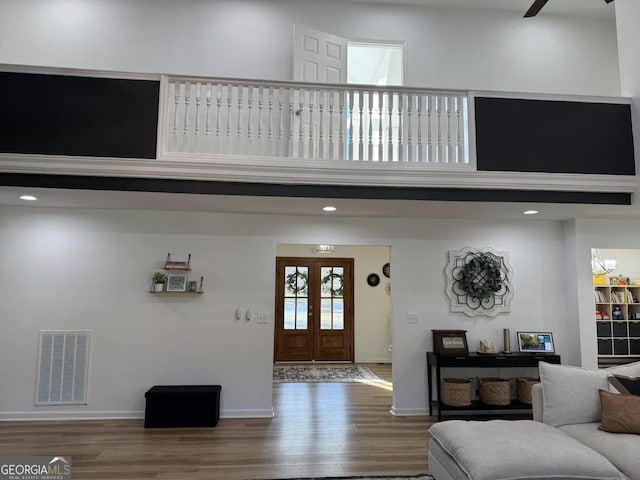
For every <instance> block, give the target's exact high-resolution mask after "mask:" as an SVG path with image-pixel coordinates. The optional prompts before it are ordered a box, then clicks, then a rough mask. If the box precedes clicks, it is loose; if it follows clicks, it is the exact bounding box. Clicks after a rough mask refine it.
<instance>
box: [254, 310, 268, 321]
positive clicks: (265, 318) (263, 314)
mask: <svg viewBox="0 0 640 480" xmlns="http://www.w3.org/2000/svg"><path fill="white" fill-rule="evenodd" d="M257 322H258V323H269V314H268V313H267V312H258V320H257Z"/></svg>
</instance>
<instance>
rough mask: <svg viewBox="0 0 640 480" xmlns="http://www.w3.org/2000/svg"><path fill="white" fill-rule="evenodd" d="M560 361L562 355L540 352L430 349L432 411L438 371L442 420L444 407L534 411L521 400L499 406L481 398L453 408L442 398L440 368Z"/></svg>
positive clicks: (452, 409) (428, 370)
mask: <svg viewBox="0 0 640 480" xmlns="http://www.w3.org/2000/svg"><path fill="white" fill-rule="evenodd" d="M541 361H542V362H547V363H556V364H559V363H560V355H555V354H549V353H544V354H542V353H541V354H536V353H509V354H506V353H504V354H486V353H482V354H478V353H469V354H467V355H438V354H436V353H434V352H427V383H428V386H429V415H431V414H432V410H431V405H432V402H431V392H432V385H433V380H432V379H433V372H432V370H435V372H436V391H437V393H438V421H440V420H441V419H442V412H443V411H444V410H447V411H454V410H458V411H461V410H464V411H469V410H470V411H474V410H475V411H486V410H531V405H528V404H526V403H521V402H518V401H513V402H511V405H507V406H501V407H496V406H493V405H486V404H483V403H482V402H479V401H474V402H472V404H471V405H470V406H468V407H451V406H449V405H444V404H443V403H442V402H441V400H440V398H441V397H440V380H441V375H440V371H441V369H442V368H505V367H509V368H514V367H536V368H537V367H538V362H541Z"/></svg>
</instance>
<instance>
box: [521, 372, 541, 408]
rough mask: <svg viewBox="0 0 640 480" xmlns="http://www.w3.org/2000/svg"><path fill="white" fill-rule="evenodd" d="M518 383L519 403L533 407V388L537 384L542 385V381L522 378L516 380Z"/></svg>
mask: <svg viewBox="0 0 640 480" xmlns="http://www.w3.org/2000/svg"><path fill="white" fill-rule="evenodd" d="M516 382H517V385H518V389H517V390H518V401H520V402H522V403H526V404H529V405H531V404H532V403H533V400H532V399H531V387H533V385H534V384H536V383H540V379H539V378H532V377H520V378H517V379H516Z"/></svg>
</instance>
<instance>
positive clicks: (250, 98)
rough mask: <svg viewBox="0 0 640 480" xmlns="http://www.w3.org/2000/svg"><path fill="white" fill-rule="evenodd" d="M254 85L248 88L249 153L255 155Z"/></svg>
mask: <svg viewBox="0 0 640 480" xmlns="http://www.w3.org/2000/svg"><path fill="white" fill-rule="evenodd" d="M252 108H253V85H249V86H248V87H247V111H248V113H247V148H246V149H245V150H246V151H247V153H253V120H252V118H253V117H252Z"/></svg>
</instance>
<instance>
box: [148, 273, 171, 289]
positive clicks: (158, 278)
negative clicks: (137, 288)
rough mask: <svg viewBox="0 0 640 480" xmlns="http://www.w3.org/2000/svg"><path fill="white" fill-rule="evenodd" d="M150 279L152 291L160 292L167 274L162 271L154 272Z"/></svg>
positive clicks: (165, 281)
mask: <svg viewBox="0 0 640 480" xmlns="http://www.w3.org/2000/svg"><path fill="white" fill-rule="evenodd" d="M151 281H152V282H153V288H152V291H154V292H162V291H163V290H164V284H165V283H167V276H166V275H165V274H164V273H162V272H156V273H154V274H153V276H152V277H151Z"/></svg>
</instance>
